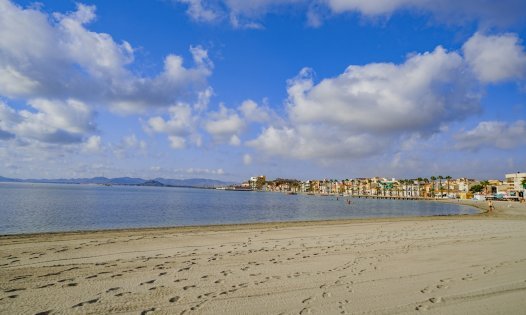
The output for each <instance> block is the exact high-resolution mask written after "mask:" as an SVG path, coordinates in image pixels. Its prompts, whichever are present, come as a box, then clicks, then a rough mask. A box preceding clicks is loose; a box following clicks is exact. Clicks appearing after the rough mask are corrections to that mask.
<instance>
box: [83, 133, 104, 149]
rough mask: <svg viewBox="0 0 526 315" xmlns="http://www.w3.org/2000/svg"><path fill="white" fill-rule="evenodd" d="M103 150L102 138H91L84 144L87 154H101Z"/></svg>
mask: <svg viewBox="0 0 526 315" xmlns="http://www.w3.org/2000/svg"><path fill="white" fill-rule="evenodd" d="M101 149H102V141H101V138H100V136H91V137H89V138H88V139H87V140H86V142H85V143H84V151H86V152H95V153H96V152H100V151H101Z"/></svg>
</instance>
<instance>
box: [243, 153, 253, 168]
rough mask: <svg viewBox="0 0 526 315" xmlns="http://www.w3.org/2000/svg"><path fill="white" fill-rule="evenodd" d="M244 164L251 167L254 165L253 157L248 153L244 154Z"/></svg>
mask: <svg viewBox="0 0 526 315" xmlns="http://www.w3.org/2000/svg"><path fill="white" fill-rule="evenodd" d="M243 164H245V165H250V164H252V156H251V155H250V154H248V153H246V154H243Z"/></svg>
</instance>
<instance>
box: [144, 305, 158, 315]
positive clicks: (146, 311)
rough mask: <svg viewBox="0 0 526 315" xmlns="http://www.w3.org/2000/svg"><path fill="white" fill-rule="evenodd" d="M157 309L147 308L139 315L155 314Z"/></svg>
mask: <svg viewBox="0 0 526 315" xmlns="http://www.w3.org/2000/svg"><path fill="white" fill-rule="evenodd" d="M156 310H157V309H156V308H155V307H152V308H149V309H147V310H144V311H142V312H141V315H147V314H151V313H153V312H155V311H156Z"/></svg>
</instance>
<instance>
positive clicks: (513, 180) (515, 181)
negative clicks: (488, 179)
mask: <svg viewBox="0 0 526 315" xmlns="http://www.w3.org/2000/svg"><path fill="white" fill-rule="evenodd" d="M525 179H526V173H520V172H517V173H512V174H506V185H507V186H508V192H512V191H514V192H524V190H525V187H524V185H523V184H522V183H523V181H524V180H525Z"/></svg>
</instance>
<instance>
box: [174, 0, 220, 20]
mask: <svg viewBox="0 0 526 315" xmlns="http://www.w3.org/2000/svg"><path fill="white" fill-rule="evenodd" d="M176 1H177V2H180V3H184V4H187V5H188V10H187V11H186V13H187V14H188V15H189V16H190V17H191V18H192V19H193V20H195V21H200V22H212V21H216V20H217V19H219V15H218V13H217V12H216V11H215V10H213V9H211V8H208V7H206V6H207V4H203V2H204V1H202V0H176Z"/></svg>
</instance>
